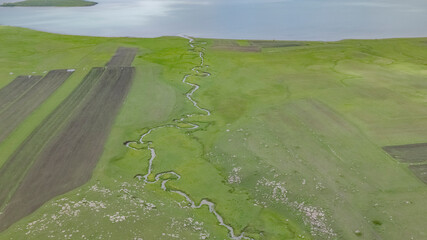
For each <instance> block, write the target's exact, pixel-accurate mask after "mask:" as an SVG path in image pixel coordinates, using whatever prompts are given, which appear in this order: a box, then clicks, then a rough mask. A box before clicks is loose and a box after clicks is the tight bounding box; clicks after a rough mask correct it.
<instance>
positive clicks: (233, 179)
mask: <svg viewBox="0 0 427 240" xmlns="http://www.w3.org/2000/svg"><path fill="white" fill-rule="evenodd" d="M241 170H242V168H241V167H235V168H233V170H232V171H231V173H230V175H229V176H228V183H229V184H233V183H241V182H242V179H241V178H240V176H239V173H240V171H241Z"/></svg>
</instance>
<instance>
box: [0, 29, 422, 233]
mask: <svg viewBox="0 0 427 240" xmlns="http://www.w3.org/2000/svg"><path fill="white" fill-rule="evenodd" d="M25 39H32V42H31V43H28V42H26V41H25ZM197 42H198V44H196V45H195V48H194V49H193V48H190V47H189V46H188V42H187V40H185V39H182V38H174V37H165V38H157V39H130V38H92V37H77V36H62V35H55V34H48V33H41V32H36V31H31V30H26V29H19V28H11V27H0V44H2V45H3V44H4V46H10V47H8V48H2V49H0V63H1V64H0V79H2V81H1V82H0V86H5V85H7V84H8V83H9V82H10V81H12V80H13V79H14V75H15V74H19V75H27V74H29V73H31V71H36V72H40V71H41V72H43V71H45V70H48V69H53V68H75V69H76V72H75V73H74V74H73V76H72V77H71V78H70V79H69V80H68V81H67V82H66V83H64V85H63V86H61V87H60V88H59V89H58V91H57V92H55V94H53V95H52V96H51V97H50V98H49V99H48V100H47V101H46V102H45V103H43V105H42V106H41V107H40V108H38V109H37V110H36V111H35V112H34V113H33V114H32V115H31V116H30V117H29V118H28V119H27V120H26V121H25V122H24V123H22V124H21V125H20V126H19V127H18V129H16V130H15V131H14V132H13V133H12V134H11V135H10V136H9V137H8V138H7V139H6V140H5V141H4V142H3V143H2V144H1V145H0V154H1V156H0V157H1V158H0V160H1V161H2V163H3V162H4V161H5V160H4V159H7V157H8V156H9V155H10V154H11V153H12V152H13V151H14V150H16V148H17V146H19V143H20V142H22V141H23V140H24V139H25V138H26V137H27V136H28V135H29V134H30V133H31V131H32V130H33V129H34V128H35V127H36V126H37V125H39V124H40V122H41V121H42V120H43V119H44V118H45V117H46V116H47V115H48V114H49V113H50V112H51V111H52V110H53V109H54V108H55V107H56V106H58V105H59V104H60V102H61V101H62V100H63V99H65V97H66V96H67V95H68V94H70V93H71V91H72V90H73V89H74V88H75V87H76V86H77V85H78V84H79V81H80V80H81V79H82V78H83V76H84V75H86V74H87V73H88V71H89V69H90V68H91V67H95V66H102V64H103V63H105V62H107V61H108V59H109V58H110V57H111V56H112V55H113V53H114V51H115V49H116V48H117V47H119V46H126V47H137V48H139V49H140V51H139V52H138V56H137V58H136V60H135V61H134V64H133V65H134V66H135V68H136V77H135V80H134V82H133V85H132V88H131V89H130V93H129V95H128V97H127V99H126V101H125V103H124V105H123V107H122V109H121V111H120V113H119V115H118V117H117V119H116V121H115V123H114V126H113V129H112V131H111V132H110V135H109V139H108V141H107V143H106V145H105V148H104V153H103V156H102V158H101V160H100V162H99V164H98V165H97V168H96V170H95V171H94V173H93V177H92V179H91V180H90V181H89V182H88V183H87V184H86V185H84V186H83V187H81V188H78V189H75V190H73V191H71V192H69V193H66V194H64V195H62V196H59V197H57V198H55V199H53V200H51V201H49V202H48V203H46V204H45V205H43V206H42V207H41V208H40V209H38V210H37V211H36V212H34V213H33V214H32V215H30V216H28V217H26V218H24V219H22V220H21V221H19V222H17V223H16V224H14V225H13V226H11V227H10V228H9V229H7V230H6V231H4V232H2V233H1V234H0V239H22V238H31V239H48V238H62V239H134V238H136V239H138V238H142V239H174V238H180V239H208V238H209V239H225V238H227V237H228V232H227V230H226V229H225V228H224V227H222V226H219V225H218V222H217V219H216V218H215V216H213V215H212V214H211V213H209V211H208V209H207V207H202V208H201V209H192V208H190V207H189V206H188V204H187V202H186V201H185V199H184V198H183V197H181V196H179V195H177V194H172V193H170V192H165V191H163V190H162V189H161V188H160V183H158V184H157V185H156V184H144V183H143V182H141V181H139V180H137V179H135V178H134V176H135V175H137V174H142V175H144V174H146V173H147V167H148V160H149V159H150V152H149V151H148V150H145V149H146V148H145V146H139V145H136V147H138V148H140V149H142V150H141V151H133V150H132V149H129V148H126V147H125V146H123V142H126V141H135V140H137V139H139V138H140V137H141V135H142V134H144V133H146V132H147V131H148V129H151V128H153V127H156V126H161V125H164V124H169V123H171V122H173V120H174V119H180V118H181V117H185V116H186V115H188V114H193V113H203V112H202V111H199V112H197V109H195V108H194V107H193V105H192V103H191V102H190V101H188V99H187V98H186V97H185V95H186V94H187V93H188V92H189V91H190V87H189V86H188V85H186V84H183V83H182V78H183V76H184V75H186V74H190V73H191V69H192V68H193V67H195V66H198V65H199V64H200V58H199V55H198V52H199V51H203V52H204V64H205V67H204V68H203V69H201V72H205V71H206V72H209V73H211V74H212V75H211V76H210V77H204V78H201V77H199V76H197V75H191V76H190V77H189V78H188V79H187V81H188V82H190V83H197V84H199V85H200V89H199V90H198V91H197V92H195V93H194V95H193V98H194V99H195V100H196V101H197V102H198V103H199V104H200V107H202V108H206V109H209V110H210V111H211V113H212V114H211V115H210V116H209V117H207V116H196V117H194V118H193V119H192V121H191V123H197V124H198V125H199V126H201V127H200V128H199V129H198V130H190V129H187V130H185V129H177V128H162V129H159V130H158V131H154V132H153V133H152V134H150V135H148V136H147V138H146V139H145V141H148V142H151V147H153V148H155V149H156V153H157V156H156V159H155V161H154V162H153V174H152V175H151V176H148V177H149V178H153V177H154V174H156V173H159V172H164V171H169V170H173V171H175V172H177V173H179V174H180V175H181V177H182V178H181V179H180V180H179V181H170V182H168V187H169V188H173V189H178V190H180V191H183V192H185V193H186V194H188V195H189V196H191V198H192V199H194V200H195V201H196V202H197V203H199V202H200V200H201V199H209V200H210V201H212V202H215V204H216V210H217V211H218V212H219V213H220V214H221V216H223V217H224V221H225V222H226V223H227V224H229V225H230V226H232V227H233V228H234V229H235V231H236V233H237V234H239V233H240V232H242V231H243V232H245V234H246V236H249V237H252V238H254V239H301V238H305V239H310V238H312V239H408V238H409V239H410V238H413V239H425V238H426V234H427V233H426V232H425V230H424V223H425V221H426V217H425V216H427V208H426V207H425V204H424V199H425V198H426V197H427V187H426V185H425V184H424V183H423V182H422V181H421V180H420V179H419V178H417V177H416V176H415V175H414V174H413V173H412V172H411V171H410V170H409V168H408V166H407V164H404V163H401V162H399V161H398V160H395V159H393V158H392V157H391V156H389V155H388V154H387V153H386V152H384V151H383V150H382V147H384V146H393V145H404V144H416V143H424V142H427V139H425V136H426V135H427V129H426V128H425V126H426V125H427V112H426V108H425V107H426V106H425V105H426V99H427V90H425V89H426V88H425V86H426V82H425V79H426V78H427V66H426V64H427V62H426V61H427V60H426V59H427V51H425V50H426V49H427V39H388V40H345V41H339V42H304V43H299V44H297V43H295V42H280V43H277V42H274V43H269V42H252V41H244V40H239V41H232V40H227V41H225V43H224V45H225V46H224V47H221V46H220V45H221V41H218V40H209V39H203V40H202V39H198V40H197ZM202 42H206V43H207V44H202ZM230 46H234V47H230ZM239 46H242V47H247V46H255V47H256V48H257V49H259V50H257V51H244V50H242V48H239ZM203 48H205V49H206V50H203ZM33 69H35V70H33ZM10 73H13V75H11V74H10Z"/></svg>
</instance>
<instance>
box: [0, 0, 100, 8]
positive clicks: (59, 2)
mask: <svg viewBox="0 0 427 240" xmlns="http://www.w3.org/2000/svg"><path fill="white" fill-rule="evenodd" d="M96 4H98V3H97V2H91V1H85V0H25V1H19V2H5V3H3V4H1V5H0V7H90V6H94V5H96Z"/></svg>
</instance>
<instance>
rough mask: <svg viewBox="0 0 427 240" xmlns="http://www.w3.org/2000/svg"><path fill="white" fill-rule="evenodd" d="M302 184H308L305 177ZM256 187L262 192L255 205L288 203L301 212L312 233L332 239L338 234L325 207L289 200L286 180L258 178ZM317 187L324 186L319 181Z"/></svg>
mask: <svg viewBox="0 0 427 240" xmlns="http://www.w3.org/2000/svg"><path fill="white" fill-rule="evenodd" d="M302 184H303V185H304V184H306V181H305V179H304V180H303V183H302ZM255 189H256V191H257V192H258V193H260V197H259V198H258V200H255V204H254V205H256V206H262V207H268V204H271V203H280V204H286V205H287V206H289V207H291V208H293V209H295V210H296V211H298V212H299V213H301V215H302V216H303V217H302V218H303V221H304V223H305V224H306V225H308V226H310V227H311V234H312V235H314V236H321V237H322V239H330V238H333V237H335V236H336V233H334V231H333V229H332V228H331V227H330V225H329V224H328V220H327V216H326V214H325V211H324V210H323V209H321V208H319V207H314V206H309V205H307V204H305V203H304V202H302V203H299V202H296V201H295V202H291V201H290V200H289V198H288V196H287V195H288V190H287V189H286V184H285V182H279V181H275V180H268V179H267V178H265V177H263V178H261V179H259V180H258V182H257V184H256V187H255ZM265 189H269V191H265ZM316 189H318V190H322V189H324V187H323V185H322V184H321V183H320V182H318V183H317V185H316ZM259 199H262V200H259Z"/></svg>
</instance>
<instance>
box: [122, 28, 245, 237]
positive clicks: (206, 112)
mask: <svg viewBox="0 0 427 240" xmlns="http://www.w3.org/2000/svg"><path fill="white" fill-rule="evenodd" d="M181 37H183V38H185V39H187V40H188V41H189V45H190V47H191V48H192V49H194V50H195V49H196V47H195V42H194V39H193V38H191V37H188V36H181ZM204 50H205V49H204V48H202V49H201V50H200V51H199V57H200V60H201V62H200V65H198V66H196V67H194V68H193V69H192V70H191V71H192V73H191V74H187V75H185V76H184V78H183V80H182V82H183V83H184V84H187V85H189V86H191V90H190V91H189V92H188V93H187V94H186V97H187V99H188V100H189V101H190V102H191V103H192V104H193V106H194V107H195V108H197V109H198V110H199V111H201V112H203V113H202V114H196V113H195V114H189V115H187V116H186V117H185V118H181V119H179V120H175V121H174V122H175V123H177V124H178V123H185V124H186V125H189V126H190V127H180V126H178V125H175V124H166V125H162V126H158V127H154V128H151V129H149V130H148V131H147V132H146V133H144V134H143V135H141V137H140V139H139V140H138V141H128V142H126V143H125V145H126V147H128V148H130V149H132V150H135V151H140V149H138V148H134V147H132V146H131V144H147V148H146V149H147V150H149V151H150V153H151V157H150V160H149V162H148V171H147V173H146V174H145V175H142V174H138V175H136V176H135V177H137V178H138V179H139V180H143V181H144V183H146V184H154V183H158V182H159V181H161V188H162V190H164V191H167V192H171V193H175V194H178V195H181V196H182V197H184V198H185V199H186V201H187V202H188V203H189V204H190V207H191V208H193V209H198V208H201V207H202V206H207V207H208V208H209V211H210V212H211V213H212V214H213V215H214V216H215V217H216V219H217V221H218V223H219V225H220V226H223V227H225V228H226V229H227V230H228V234H229V237H230V238H231V239H233V240H239V239H252V238H249V237H246V236H244V234H245V233H244V232H242V233H241V234H240V235H236V233H235V232H234V228H233V227H232V226H230V225H228V224H226V223H225V222H224V218H223V217H222V216H221V215H220V214H219V213H218V212H217V211H216V209H215V203H214V202H211V201H209V200H207V199H202V200H201V201H200V204H196V202H195V201H194V200H192V199H191V198H190V196H189V195H188V194H186V193H185V192H183V191H180V190H173V189H169V188H168V187H167V182H169V181H171V180H176V181H178V180H180V179H181V175H179V174H178V173H176V172H174V171H173V170H171V171H167V172H161V173H157V174H156V175H155V178H154V180H153V181H150V180H149V179H148V177H149V176H150V175H151V174H152V172H153V162H154V160H155V159H156V150H155V149H154V148H153V147H151V142H148V141H147V142H146V141H144V138H145V137H147V136H148V135H150V134H151V133H152V132H153V131H155V130H158V129H161V128H166V127H173V128H178V129H186V130H191V129H197V128H199V126H198V125H197V124H193V123H188V122H185V121H186V120H188V119H189V118H191V117H193V116H196V115H198V116H210V115H211V112H210V111H209V110H208V109H205V108H202V107H200V106H199V104H198V103H197V102H196V101H195V100H194V99H193V97H192V96H193V94H194V93H195V92H196V91H197V90H198V89H199V88H200V86H199V85H197V84H194V83H190V82H187V79H188V78H189V77H190V76H200V75H201V76H204V77H208V76H210V74H209V73H207V72H203V73H202V74H201V73H200V71H199V69H200V70H201V69H202V68H203V67H206V66H205V63H204V62H205V61H204V52H203V51H204ZM168 176H169V177H168ZM162 177H164V178H162Z"/></svg>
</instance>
